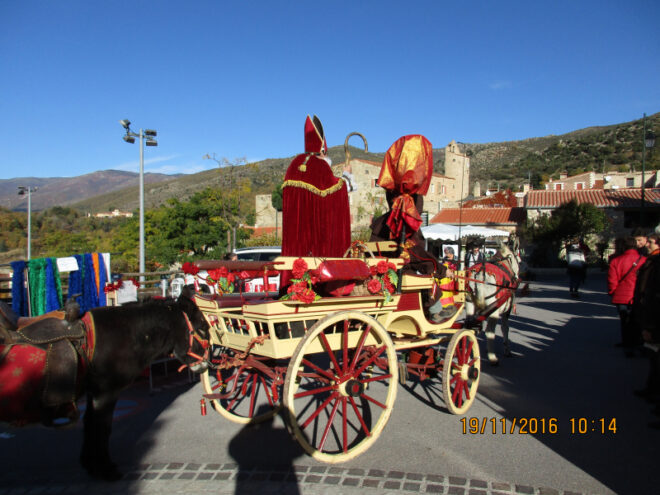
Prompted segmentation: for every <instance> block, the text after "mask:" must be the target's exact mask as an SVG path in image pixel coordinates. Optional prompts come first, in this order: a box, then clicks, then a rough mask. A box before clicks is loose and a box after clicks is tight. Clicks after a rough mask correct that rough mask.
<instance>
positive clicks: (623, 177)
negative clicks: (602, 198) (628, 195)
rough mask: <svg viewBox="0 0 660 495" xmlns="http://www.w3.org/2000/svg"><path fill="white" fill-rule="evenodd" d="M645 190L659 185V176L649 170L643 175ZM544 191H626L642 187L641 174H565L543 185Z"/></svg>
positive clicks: (655, 171) (656, 172)
mask: <svg viewBox="0 0 660 495" xmlns="http://www.w3.org/2000/svg"><path fill="white" fill-rule="evenodd" d="M644 182H645V185H644V187H645V188H650V189H653V188H657V187H659V185H660V174H658V171H657V170H650V171H647V172H646V173H645V174H644ZM544 186H545V190H546V191H581V190H584V189H628V188H631V187H642V172H641V171H639V172H605V173H601V172H584V173H582V174H577V175H572V176H570V177H569V176H568V174H567V173H566V172H562V173H560V174H559V179H552V178H551V179H550V180H549V181H548V182H546V183H545V184H544Z"/></svg>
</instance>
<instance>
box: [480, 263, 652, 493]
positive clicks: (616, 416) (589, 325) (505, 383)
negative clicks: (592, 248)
mask: <svg viewBox="0 0 660 495" xmlns="http://www.w3.org/2000/svg"><path fill="white" fill-rule="evenodd" d="M534 285H535V288H534V291H533V293H532V295H531V296H530V298H529V299H526V300H523V301H521V302H520V303H519V305H518V309H519V311H518V314H517V315H512V317H511V320H510V326H511V336H512V337H513V339H514V344H513V346H512V350H513V352H514V354H516V357H514V358H512V359H506V358H505V359H501V360H500V363H501V365H500V366H499V367H496V368H493V367H489V366H488V364H487V363H485V362H484V363H483V367H482V371H483V372H484V373H487V374H488V376H489V377H491V378H492V379H493V380H494V381H495V386H480V389H479V394H478V396H477V400H479V399H480V397H485V398H486V399H487V400H488V401H489V403H490V405H492V406H493V407H494V408H496V411H497V412H498V413H499V414H500V415H502V416H504V418H505V421H504V422H502V421H500V422H499V423H497V426H496V428H498V432H497V434H498V435H503V434H505V433H504V432H503V431H501V430H502V429H503V428H504V427H505V425H506V428H511V426H512V425H513V422H514V419H515V421H516V422H517V424H518V425H519V426H518V427H517V431H518V432H519V431H520V427H521V426H522V425H523V424H524V423H526V424H527V427H528V428H527V429H528V430H529V431H530V434H533V436H534V437H535V438H536V439H537V440H538V441H540V442H542V443H543V444H545V445H546V446H547V447H549V448H550V449H552V450H553V451H554V452H556V453H558V454H560V455H561V456H562V457H564V458H565V459H567V460H569V461H570V462H571V463H572V464H574V465H575V466H578V467H579V468H580V469H582V470H583V471H584V472H586V473H588V474H589V475H591V476H592V477H593V478H595V479H597V480H598V481H600V482H601V483H603V484H604V485H606V486H608V487H609V488H610V489H612V490H613V491H614V492H616V493H653V492H656V490H657V487H656V486H655V483H654V482H652V477H651V473H653V472H655V470H656V469H657V459H659V458H660V432H658V431H657V430H651V429H649V428H648V427H647V423H648V422H649V421H650V420H651V419H653V417H652V416H651V415H650V412H649V407H648V405H647V404H646V403H645V402H643V401H642V400H640V399H638V398H637V397H635V396H634V395H633V390H634V389H636V388H641V387H642V386H643V384H644V380H645V377H646V370H647V362H646V360H644V359H639V358H638V359H626V358H625V357H624V355H623V353H622V351H621V350H620V349H617V348H615V347H614V343H615V342H617V341H618V336H619V326H618V325H619V319H618V317H617V315H616V312H615V310H614V308H613V307H612V305H610V304H609V298H608V296H607V294H606V293H605V290H604V288H605V277H604V276H603V275H600V276H599V275H596V276H593V277H591V278H590V280H589V281H587V284H586V287H585V288H584V290H583V292H582V298H581V299H580V300H574V299H570V298H569V294H568V290H567V289H566V286H565V285H566V284H565V281H564V280H563V279H550V280H547V281H543V282H537V283H535V284H534ZM525 306H527V307H525ZM498 332H499V330H498ZM497 345H498V348H499V350H500V352H501V349H502V345H501V337H499V336H498V339H497ZM482 384H483V382H482ZM532 418H534V419H535V420H534V421H532ZM551 419H553V421H552V423H551V421H550V420H551ZM525 420H526V421H525ZM532 424H534V430H536V433H533V431H531V429H532ZM551 424H554V425H556V427H557V428H556V430H554V428H552V427H551V426H550V425H551ZM553 430H554V431H553ZM507 433H510V432H509V431H507ZM518 434H520V433H518ZM548 469H552V467H551V466H548Z"/></svg>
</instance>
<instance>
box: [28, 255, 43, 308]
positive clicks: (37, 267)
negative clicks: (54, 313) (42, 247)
mask: <svg viewBox="0 0 660 495" xmlns="http://www.w3.org/2000/svg"><path fill="white" fill-rule="evenodd" d="M27 264H28V277H29V280H30V284H29V286H30V309H31V313H32V316H39V315H42V314H44V313H45V312H46V259H45V258H36V259H32V260H29V261H28V263H27Z"/></svg>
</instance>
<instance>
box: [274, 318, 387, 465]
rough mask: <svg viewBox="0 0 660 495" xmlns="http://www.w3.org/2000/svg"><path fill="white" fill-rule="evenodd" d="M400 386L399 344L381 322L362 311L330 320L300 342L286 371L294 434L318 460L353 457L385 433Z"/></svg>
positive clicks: (287, 402) (286, 403) (287, 404)
mask: <svg viewBox="0 0 660 495" xmlns="http://www.w3.org/2000/svg"><path fill="white" fill-rule="evenodd" d="M397 382H398V366H397V357H396V352H395V350H394V344H392V339H391V338H390V336H389V334H388V333H387V331H386V330H385V329H384V328H383V326H382V325H381V324H380V323H378V322H377V321H376V320H374V319H373V318H371V317H370V316H368V315H365V314H363V313H360V312H357V311H342V312H339V313H334V314H331V315H329V316H326V317H325V318H323V319H321V320H319V321H318V322H317V323H316V324H315V325H314V326H313V327H312V328H311V329H310V330H309V332H308V333H307V335H305V337H304V338H303V339H302V340H301V341H300V343H299V344H298V347H297V348H296V350H295V352H294V354H293V357H292V358H291V361H290V363H289V367H288V369H287V373H286V379H285V380H284V407H285V408H286V409H287V410H288V419H289V425H290V427H291V430H292V432H293V434H294V436H295V437H296V439H297V440H298V442H299V443H300V445H302V447H303V448H304V449H305V451H307V453H308V454H310V455H311V456H312V457H314V458H315V459H318V460H320V461H323V462H328V463H337V462H344V461H347V460H349V459H352V458H353V457H355V456H357V455H359V454H361V453H362V452H364V451H365V450H367V449H368V448H369V447H370V446H371V445H372V444H373V443H374V442H375V441H376V439H377V438H378V436H379V435H380V433H381V432H382V431H383V428H384V427H385V425H386V424H387V420H388V419H389V417H390V414H391V412H392V406H393V405H394V400H395V398H396V389H397V386H398V383H397Z"/></svg>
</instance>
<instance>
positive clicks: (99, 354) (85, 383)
mask: <svg viewBox="0 0 660 495" xmlns="http://www.w3.org/2000/svg"><path fill="white" fill-rule="evenodd" d="M58 324H59V323H57V322H53V321H52V319H42V320H40V321H37V322H35V323H32V324H31V325H29V326H27V327H24V329H19V330H18V331H17V332H12V331H10V332H5V339H7V338H12V339H14V342H21V336H22V335H24V334H27V335H30V336H31V337H32V341H33V342H37V340H35V338H34V336H35V335H39V336H40V337H41V338H42V340H44V339H43V336H44V335H50V336H51V338H50V339H46V340H50V341H53V340H54V339H53V338H52V330H51V328H46V326H47V325H50V326H51V327H57V325H58ZM76 326H81V327H84V331H83V332H82V334H83V335H84V336H83V337H82V338H80V339H79V340H80V342H74V346H73V347H74V348H75V349H76V360H75V361H73V362H69V361H66V363H65V364H64V365H63V366H62V368H64V373H62V375H63V376H66V375H67V372H68V368H70V367H71V366H75V367H76V368H77V371H78V373H77V375H76V374H75V373H74V376H77V378H76V380H75V381H76V384H75V396H76V397H81V396H82V395H83V394H86V397H87V408H86V411H85V415H84V418H83V422H84V436H83V446H82V452H81V454H80V462H81V464H82V466H83V467H84V468H85V469H86V470H87V472H88V473H89V474H90V475H91V476H93V477H96V478H101V479H105V480H117V479H119V478H120V477H121V473H120V472H119V470H118V469H117V466H116V465H115V464H114V463H113V462H112V460H111V459H110V452H109V438H110V433H111V430H112V417H113V412H114V409H115V405H116V403H117V400H118V398H119V394H120V392H121V391H122V390H124V389H126V388H127V387H128V386H129V385H131V384H132V383H133V382H134V381H135V379H136V378H137V377H139V376H140V374H141V373H142V372H143V370H144V369H145V368H146V367H147V366H149V364H150V363H151V362H152V361H153V360H155V359H156V358H158V357H159V356H162V355H167V354H173V355H174V356H175V357H176V358H177V359H178V360H179V361H181V362H182V363H183V364H185V365H188V366H189V367H190V368H191V370H192V371H194V372H202V371H204V370H205V369H206V366H207V365H208V364H207V361H206V355H205V353H206V350H207V345H206V342H208V337H209V335H208V324H207V322H206V320H205V319H204V316H203V315H202V313H201V312H200V311H199V309H198V308H197V306H196V305H195V303H194V302H193V300H192V299H191V294H190V292H189V290H187V289H184V292H183V293H182V294H181V296H180V297H179V298H178V299H177V300H174V299H160V300H158V299H153V300H149V301H147V302H142V303H133V304H128V305H125V306H114V307H104V308H95V309H92V310H90V311H88V312H87V313H86V314H85V316H84V317H83V318H82V320H78V321H76V322H73V323H69V324H68V325H66V328H68V332H69V334H70V335H73V336H74V338H79V335H78V334H77V333H76V332H75V331H74V329H75V328H76ZM21 332H23V333H21ZM12 334H13V336H12ZM7 335H8V336H9V337H7ZM1 339H2V336H1V335H0V344H3V342H2V340H1ZM40 342H41V341H39V343H40ZM67 344H68V343H67ZM12 345H17V346H18V345H21V344H18V343H16V344H12ZM22 345H26V344H25V340H24V339H23V341H22ZM1 347H4V348H5V351H6V349H7V346H6V345H4V346H1ZM6 354H7V353H6V352H5V355H6ZM53 355H54V356H55V357H56V358H57V357H59V355H58V354H53ZM49 356H50V355H49ZM49 360H50V358H49ZM62 360H64V358H62ZM3 364H4V365H7V363H6V362H5V363H3V361H2V357H0V367H1V366H3ZM54 364H56V363H54ZM50 365H51V363H50V362H49V367H50ZM45 381H46V382H48V378H46V379H45ZM50 381H54V380H50ZM64 381H66V380H64ZM43 388H44V387H40V389H39V394H40V395H39V398H40V400H42V401H44V399H43V397H45V395H44V394H43ZM49 392H50V391H49ZM0 399H2V392H0ZM47 406H48V405H47V404H44V409H45V410H48V411H50V412H51V413H52V410H53V408H52V407H47ZM69 407H74V408H75V406H74V405H73V404H69ZM60 412H61V409H60ZM17 419H19V420H20V419H21V418H17ZM24 422H25V421H24Z"/></svg>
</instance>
